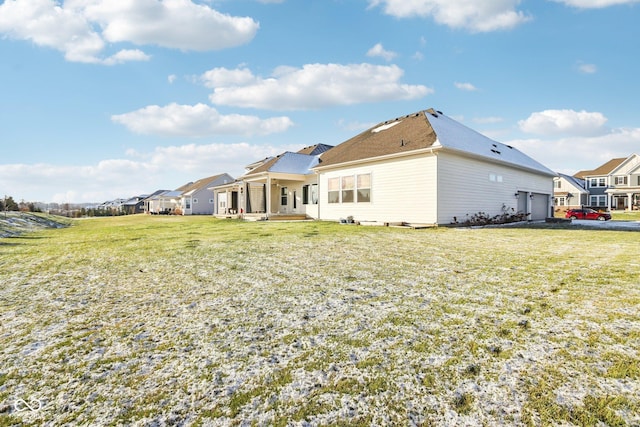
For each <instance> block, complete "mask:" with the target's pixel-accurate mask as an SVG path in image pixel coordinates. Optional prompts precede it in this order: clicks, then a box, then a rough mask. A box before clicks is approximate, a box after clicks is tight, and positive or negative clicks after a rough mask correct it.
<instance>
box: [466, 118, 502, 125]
mask: <svg viewBox="0 0 640 427" xmlns="http://www.w3.org/2000/svg"><path fill="white" fill-rule="evenodd" d="M473 121H474V122H475V123H478V124H483V125H486V124H494V123H501V122H503V121H504V119H503V118H502V117H496V116H491V117H476V118H474V119H473Z"/></svg>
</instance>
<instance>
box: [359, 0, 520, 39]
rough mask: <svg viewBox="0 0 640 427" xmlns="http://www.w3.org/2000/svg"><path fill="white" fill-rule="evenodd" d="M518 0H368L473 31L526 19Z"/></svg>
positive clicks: (505, 26) (386, 8)
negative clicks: (518, 7) (519, 7)
mask: <svg viewBox="0 0 640 427" xmlns="http://www.w3.org/2000/svg"><path fill="white" fill-rule="evenodd" d="M519 3H520V0H483V1H476V0H369V7H377V6H382V7H383V10H384V12H385V13H386V14H388V15H391V16H395V17H397V18H411V17H415V16H418V17H432V18H433V19H434V20H435V21H436V22H437V23H439V24H443V25H447V26H449V27H451V28H463V29H467V30H470V31H474V32H488V31H496V30H505V29H511V28H514V27H516V26H517V25H519V24H522V23H523V22H526V21H528V20H530V17H528V16H527V15H525V14H524V13H523V12H521V11H518V10H517V9H516V8H517V6H518V4H519Z"/></svg>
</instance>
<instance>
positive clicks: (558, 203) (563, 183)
mask: <svg viewBox="0 0 640 427" xmlns="http://www.w3.org/2000/svg"><path fill="white" fill-rule="evenodd" d="M585 186H586V183H585V181H584V179H581V178H576V177H575V176H570V175H565V174H562V173H559V174H558V176H557V177H555V178H553V200H554V202H553V204H554V206H555V208H556V211H562V212H564V211H566V210H567V209H577V208H580V207H582V206H586V205H587V204H588V203H589V192H588V191H587V189H586V187H585Z"/></svg>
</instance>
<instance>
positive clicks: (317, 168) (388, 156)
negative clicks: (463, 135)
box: [311, 147, 442, 171]
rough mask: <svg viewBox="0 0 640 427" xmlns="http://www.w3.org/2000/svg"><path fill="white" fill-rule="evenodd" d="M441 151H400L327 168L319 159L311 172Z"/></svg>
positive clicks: (434, 148) (424, 149) (423, 149)
mask: <svg viewBox="0 0 640 427" xmlns="http://www.w3.org/2000/svg"><path fill="white" fill-rule="evenodd" d="M441 149H442V147H428V148H420V149H418V150H411V151H402V152H399V153H393V154H385V155H383V156H376V157H367V158H364V159H358V160H351V161H349V162H342V163H332V164H330V165H327V166H321V165H322V157H320V161H321V163H318V165H317V166H314V167H312V168H311V170H313V171H322V170H329V169H336V168H340V167H345V166H355V165H359V164H364V163H370V162H378V161H381V160H389V159H396V158H399V157H409V156H414V155H416V154H426V153H434V152H435V151H438V150H441Z"/></svg>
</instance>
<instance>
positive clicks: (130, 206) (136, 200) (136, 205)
mask: <svg viewBox="0 0 640 427" xmlns="http://www.w3.org/2000/svg"><path fill="white" fill-rule="evenodd" d="M147 197H149V196H148V195H146V194H143V195H140V196H135V197H131V198H130V199H129V200H127V201H125V202H124V203H123V204H122V210H123V211H124V213H125V214H126V215H133V214H138V213H142V212H144V205H145V203H144V200H145V199H146V198H147Z"/></svg>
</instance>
